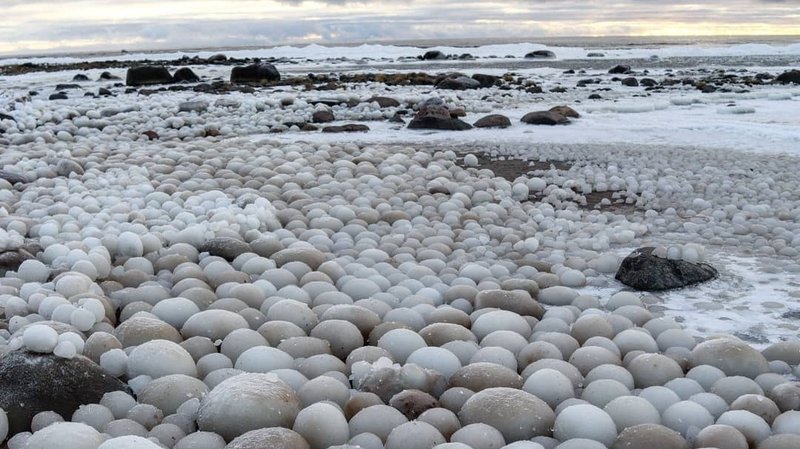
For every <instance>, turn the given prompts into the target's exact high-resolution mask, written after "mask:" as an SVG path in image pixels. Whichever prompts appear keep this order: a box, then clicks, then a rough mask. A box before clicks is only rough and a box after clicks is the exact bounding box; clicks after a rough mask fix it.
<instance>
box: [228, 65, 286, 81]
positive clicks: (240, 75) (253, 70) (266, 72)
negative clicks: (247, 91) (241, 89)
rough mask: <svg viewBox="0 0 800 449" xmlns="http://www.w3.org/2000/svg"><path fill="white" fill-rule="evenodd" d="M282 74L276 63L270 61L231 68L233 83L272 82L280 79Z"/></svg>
mask: <svg viewBox="0 0 800 449" xmlns="http://www.w3.org/2000/svg"><path fill="white" fill-rule="evenodd" d="M280 80H281V74H280V73H279V72H278V69H276V68H275V66H274V65H272V64H270V63H268V62H259V63H257V64H251V65H247V66H238V67H234V68H233V69H231V83H234V84H236V83H258V84H261V83H270V82H273V81H280Z"/></svg>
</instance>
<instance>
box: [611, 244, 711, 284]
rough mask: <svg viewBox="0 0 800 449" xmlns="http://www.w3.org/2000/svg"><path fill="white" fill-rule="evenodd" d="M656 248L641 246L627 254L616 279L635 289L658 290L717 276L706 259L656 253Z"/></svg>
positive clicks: (703, 280) (695, 282)
mask: <svg viewBox="0 0 800 449" xmlns="http://www.w3.org/2000/svg"><path fill="white" fill-rule="evenodd" d="M654 249H655V248H653V247H644V248H639V249H637V250H636V251H634V252H632V253H631V254H630V255H629V256H628V257H626V258H625V259H624V260H623V261H622V264H621V265H620V267H619V270H618V271H617V274H616V276H615V277H616V279H617V280H618V281H620V282H622V283H623V284H625V285H627V286H629V287H632V288H634V289H636V290H644V291H655V290H669V289H673V288H681V287H686V286H688V285H692V284H697V283H700V282H705V281H708V280H711V279H714V278H715V277H716V276H717V274H718V273H717V270H716V269H715V268H714V267H712V266H711V265H709V264H706V263H694V262H688V261H685V260H672V259H668V258H665V257H659V256H657V255H653V254H652V252H653V250H654Z"/></svg>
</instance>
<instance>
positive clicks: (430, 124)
mask: <svg viewBox="0 0 800 449" xmlns="http://www.w3.org/2000/svg"><path fill="white" fill-rule="evenodd" d="M408 128H409V129H438V130H447V131H464V130H467V129H472V125H470V124H469V123H467V122H464V121H462V120H459V119H457V118H452V117H451V114H450V109H449V108H448V107H447V106H445V104H444V102H442V100H440V99H438V98H431V99H429V100H426V101H425V102H424V103H422V105H420V107H419V111H418V112H417V114H416V115H415V116H414V118H413V119H412V120H411V122H409V123H408Z"/></svg>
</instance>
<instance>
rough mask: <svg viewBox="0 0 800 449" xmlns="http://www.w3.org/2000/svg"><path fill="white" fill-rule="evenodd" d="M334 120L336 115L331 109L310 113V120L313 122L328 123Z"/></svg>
mask: <svg viewBox="0 0 800 449" xmlns="http://www.w3.org/2000/svg"><path fill="white" fill-rule="evenodd" d="M334 120H336V117H334V115H333V112H331V111H326V110H319V111H314V113H313V114H311V121H312V122H314V123H329V122H332V121H334Z"/></svg>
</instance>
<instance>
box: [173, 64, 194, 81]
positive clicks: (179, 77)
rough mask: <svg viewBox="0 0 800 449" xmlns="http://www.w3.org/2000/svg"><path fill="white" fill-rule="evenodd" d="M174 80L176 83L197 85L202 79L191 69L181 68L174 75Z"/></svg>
mask: <svg viewBox="0 0 800 449" xmlns="http://www.w3.org/2000/svg"><path fill="white" fill-rule="evenodd" d="M172 78H173V79H174V80H175V82H176V83H197V82H199V81H200V77H199V76H197V74H196V73H194V71H192V69H190V68H189V67H181V68H179V69H178V70H176V71H175V74H174V75H172Z"/></svg>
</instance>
